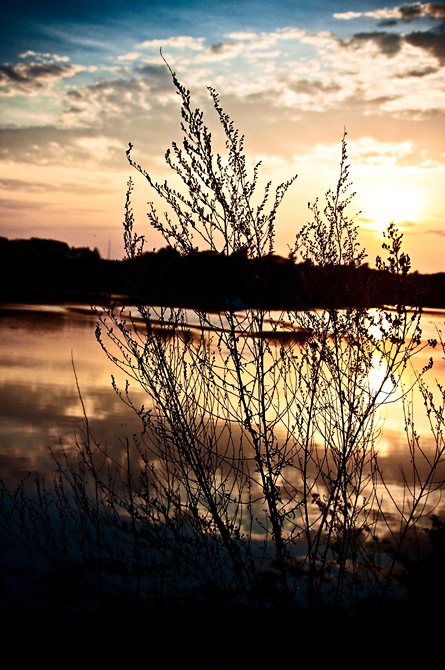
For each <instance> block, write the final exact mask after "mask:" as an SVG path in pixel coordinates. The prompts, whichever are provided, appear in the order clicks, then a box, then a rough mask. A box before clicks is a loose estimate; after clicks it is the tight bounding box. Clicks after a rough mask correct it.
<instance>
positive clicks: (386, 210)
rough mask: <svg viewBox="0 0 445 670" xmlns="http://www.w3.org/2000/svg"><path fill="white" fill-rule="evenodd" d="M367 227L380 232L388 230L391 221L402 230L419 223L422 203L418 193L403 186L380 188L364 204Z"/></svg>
mask: <svg viewBox="0 0 445 670" xmlns="http://www.w3.org/2000/svg"><path fill="white" fill-rule="evenodd" d="M363 211H364V212H365V216H366V219H365V222H366V223H365V227H366V228H369V229H371V230H374V231H376V232H378V233H379V234H380V233H381V232H382V231H383V230H386V228H387V227H388V224H389V222H390V221H394V223H395V224H396V225H397V226H398V227H399V228H401V229H403V228H404V227H411V226H412V225H413V224H414V223H417V221H418V218H419V215H420V212H421V202H420V197H419V194H418V192H416V191H413V190H409V189H407V188H405V187H403V186H394V185H389V184H388V185H387V186H380V187H379V189H378V191H377V192H376V193H374V194H371V195H370V196H369V198H366V201H365V203H364V209H363Z"/></svg>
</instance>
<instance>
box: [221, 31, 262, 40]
mask: <svg viewBox="0 0 445 670" xmlns="http://www.w3.org/2000/svg"><path fill="white" fill-rule="evenodd" d="M225 37H230V39H231V40H241V41H242V40H254V39H255V38H256V37H257V34H256V33H246V32H240V33H229V34H228V35H225Z"/></svg>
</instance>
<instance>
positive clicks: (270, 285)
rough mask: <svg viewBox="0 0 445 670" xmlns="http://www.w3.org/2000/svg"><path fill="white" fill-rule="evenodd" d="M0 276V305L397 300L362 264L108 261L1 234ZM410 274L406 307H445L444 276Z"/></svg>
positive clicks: (212, 255)
mask: <svg viewBox="0 0 445 670" xmlns="http://www.w3.org/2000/svg"><path fill="white" fill-rule="evenodd" d="M129 265H130V267H129ZM129 270H130V271H129ZM0 274H1V288H0V299H1V300H2V301H18V300H26V301H29V300H35V301H40V300H69V299H73V300H85V301H90V300H96V299H99V298H100V299H103V298H104V297H107V296H109V295H116V294H117V295H134V293H135V289H134V287H137V292H138V296H137V297H138V298H142V299H143V300H144V301H150V303H151V304H159V305H167V306H168V305H171V306H182V307H202V308H204V309H218V308H220V307H226V308H230V307H231V306H232V307H233V309H239V308H240V307H242V306H243V305H244V306H250V307H264V308H269V309H297V308H298V309H304V308H310V307H328V306H331V307H337V308H338V307H349V306H360V305H361V306H364V307H375V306H378V305H381V304H387V305H391V304H395V303H397V302H398V300H399V299H400V296H399V295H398V290H399V289H398V286H397V282H396V279H395V277H394V276H393V275H391V274H390V273H389V272H385V271H380V270H375V269H372V268H370V267H369V266H368V264H367V263H365V264H363V265H361V266H360V267H359V268H355V267H352V266H351V267H348V266H345V265H342V266H335V265H325V266H315V265H313V264H311V263H310V262H308V261H306V262H304V263H297V262H296V261H295V258H293V257H292V256H291V255H290V256H289V257H288V258H284V257H282V256H279V255H276V254H269V255H266V256H263V257H261V258H255V259H250V258H248V254H247V251H246V250H243V249H242V250H240V251H237V252H235V253H232V254H231V255H230V256H226V255H224V254H218V253H216V252H213V251H197V252H195V253H193V254H188V255H186V256H184V255H181V254H180V253H179V252H178V251H176V250H175V249H173V248H171V247H166V248H162V249H159V250H158V251H153V252H145V253H143V254H142V255H140V256H139V257H137V258H135V259H134V260H122V261H110V260H105V259H103V258H101V256H100V253H99V251H98V250H97V249H94V250H91V249H89V248H88V247H70V246H69V245H68V244H66V243H65V242H60V241H56V240H47V239H39V238H35V237H33V238H31V239H29V240H20V239H19V240H8V239H6V238H5V237H0ZM409 277H410V285H409V294H408V295H405V296H403V299H404V300H406V303H407V304H413V305H414V304H417V303H419V301H420V303H421V304H423V305H424V306H427V307H443V308H445V273H443V272H440V273H436V274H429V275H421V274H419V273H418V272H414V273H412V274H410V276H409ZM129 278H130V279H129ZM141 292H143V295H139V294H140V293H141Z"/></svg>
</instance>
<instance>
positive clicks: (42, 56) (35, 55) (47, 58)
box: [19, 51, 69, 63]
mask: <svg viewBox="0 0 445 670" xmlns="http://www.w3.org/2000/svg"><path fill="white" fill-rule="evenodd" d="M19 58H32V59H33V60H35V61H37V62H45V63H46V62H51V63H52V62H56V63H67V62H68V61H69V57H68V56H58V55H57V54H50V53H42V52H38V51H25V53H22V54H20V55H19Z"/></svg>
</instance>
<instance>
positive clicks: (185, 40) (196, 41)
mask: <svg viewBox="0 0 445 670" xmlns="http://www.w3.org/2000/svg"><path fill="white" fill-rule="evenodd" d="M204 39H205V38H204V37H197V38H195V37H190V36H189V35H181V36H179V37H169V38H168V39H166V40H146V41H145V42H142V44H138V45H137V46H138V48H140V49H148V48H154V49H162V47H168V48H170V49H192V50H193V51H202V50H203V49H204V45H203V42H204Z"/></svg>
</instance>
